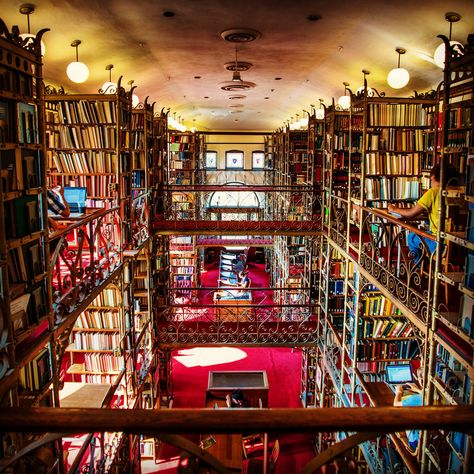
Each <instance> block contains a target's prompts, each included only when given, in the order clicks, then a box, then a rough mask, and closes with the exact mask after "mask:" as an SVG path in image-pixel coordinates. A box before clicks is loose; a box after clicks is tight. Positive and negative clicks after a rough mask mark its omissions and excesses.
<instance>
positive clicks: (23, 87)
mask: <svg viewBox="0 0 474 474" xmlns="http://www.w3.org/2000/svg"><path fill="white" fill-rule="evenodd" d="M0 92H10V93H13V94H15V95H16V96H20V97H25V98H30V97H32V96H33V77H32V76H31V75H30V74H25V73H24V72H21V71H19V70H15V71H13V70H12V69H10V68H6V67H3V66H0Z"/></svg>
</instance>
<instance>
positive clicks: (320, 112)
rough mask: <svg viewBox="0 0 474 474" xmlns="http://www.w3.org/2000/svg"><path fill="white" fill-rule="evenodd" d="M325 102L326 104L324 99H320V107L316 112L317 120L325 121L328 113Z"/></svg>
mask: <svg viewBox="0 0 474 474" xmlns="http://www.w3.org/2000/svg"><path fill="white" fill-rule="evenodd" d="M323 102H324V100H323V99H319V107H318V108H317V109H316V110H315V111H314V114H315V116H316V119H317V120H323V119H324V116H325V115H326V112H325V110H324V106H323Z"/></svg>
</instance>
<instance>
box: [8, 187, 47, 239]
mask: <svg viewBox="0 0 474 474" xmlns="http://www.w3.org/2000/svg"><path fill="white" fill-rule="evenodd" d="M4 206H5V234H6V238H7V239H16V238H20V237H25V236H26V235H30V234H33V233H35V232H38V231H39V230H41V218H40V212H39V210H40V205H39V201H38V195H23V196H19V197H17V198H16V199H13V200H11V201H6V202H5V203H4Z"/></svg>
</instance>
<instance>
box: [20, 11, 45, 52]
mask: <svg viewBox="0 0 474 474" xmlns="http://www.w3.org/2000/svg"><path fill="white" fill-rule="evenodd" d="M34 11H35V6H34V5H32V4H31V3H24V4H23V5H21V6H20V13H21V14H22V15H26V19H27V25H28V33H22V34H21V35H20V38H21V39H23V40H24V41H26V45H28V44H30V43H34V40H35V39H36V35H34V34H32V33H31V32H30V15H31V14H32V13H34ZM45 53H46V47H45V45H44V43H43V41H41V56H44V54H45Z"/></svg>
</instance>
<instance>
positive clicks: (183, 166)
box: [170, 160, 192, 171]
mask: <svg viewBox="0 0 474 474" xmlns="http://www.w3.org/2000/svg"><path fill="white" fill-rule="evenodd" d="M191 169H192V163H191V162H190V161H176V160H171V162H170V171H173V170H191Z"/></svg>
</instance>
